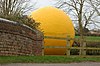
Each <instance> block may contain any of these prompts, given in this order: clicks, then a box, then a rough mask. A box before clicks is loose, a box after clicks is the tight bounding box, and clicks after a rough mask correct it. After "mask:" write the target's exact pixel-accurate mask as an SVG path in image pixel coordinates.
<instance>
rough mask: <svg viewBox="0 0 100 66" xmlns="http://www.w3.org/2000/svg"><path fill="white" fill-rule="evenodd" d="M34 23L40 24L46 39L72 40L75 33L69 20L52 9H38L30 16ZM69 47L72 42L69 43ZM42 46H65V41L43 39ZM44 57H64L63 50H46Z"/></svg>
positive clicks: (60, 12)
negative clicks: (67, 38)
mask: <svg viewBox="0 0 100 66" xmlns="http://www.w3.org/2000/svg"><path fill="white" fill-rule="evenodd" d="M31 18H33V19H34V20H35V21H36V22H40V28H41V29H42V31H43V32H44V36H47V37H59V38H66V37H67V36H70V37H71V38H74V35H75V32H74V27H73V24H72V21H71V19H70V18H69V16H68V15H66V13H64V12H63V11H62V10H60V9H57V8H54V7H50V6H48V7H44V8H40V9H38V10H36V11H34V12H32V14H31ZM70 43H71V45H72V43H73V41H71V42H70ZM44 46H64V47H65V46H66V40H61V39H54V38H44ZM44 53H45V54H46V55H64V54H65V53H66V49H65V48H46V49H44Z"/></svg>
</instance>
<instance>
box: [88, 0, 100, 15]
mask: <svg viewBox="0 0 100 66" xmlns="http://www.w3.org/2000/svg"><path fill="white" fill-rule="evenodd" d="M87 2H88V3H89V4H91V6H92V7H93V8H94V9H95V11H96V12H97V14H98V15H99V16H100V0H89V1H87Z"/></svg>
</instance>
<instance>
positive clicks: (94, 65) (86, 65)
mask: <svg viewBox="0 0 100 66" xmlns="http://www.w3.org/2000/svg"><path fill="white" fill-rule="evenodd" d="M0 66H100V62H81V63H67V64H63V63H53V64H43V63H42V64H35V63H12V64H0Z"/></svg>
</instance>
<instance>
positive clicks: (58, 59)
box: [0, 56, 100, 64]
mask: <svg viewBox="0 0 100 66" xmlns="http://www.w3.org/2000/svg"><path fill="white" fill-rule="evenodd" d="M86 61H92V62H93V61H94V62H100V57H75V56H71V57H66V56H0V64H5V63H71V62H86Z"/></svg>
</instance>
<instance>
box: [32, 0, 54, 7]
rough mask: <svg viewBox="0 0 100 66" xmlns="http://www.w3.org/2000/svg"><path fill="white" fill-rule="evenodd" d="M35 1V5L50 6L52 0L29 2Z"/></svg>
mask: <svg viewBox="0 0 100 66" xmlns="http://www.w3.org/2000/svg"><path fill="white" fill-rule="evenodd" d="M34 2H37V4H36V5H35V6H36V7H38V8H40V7H44V6H52V5H53V3H54V1H53V0H31V3H34Z"/></svg>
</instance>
